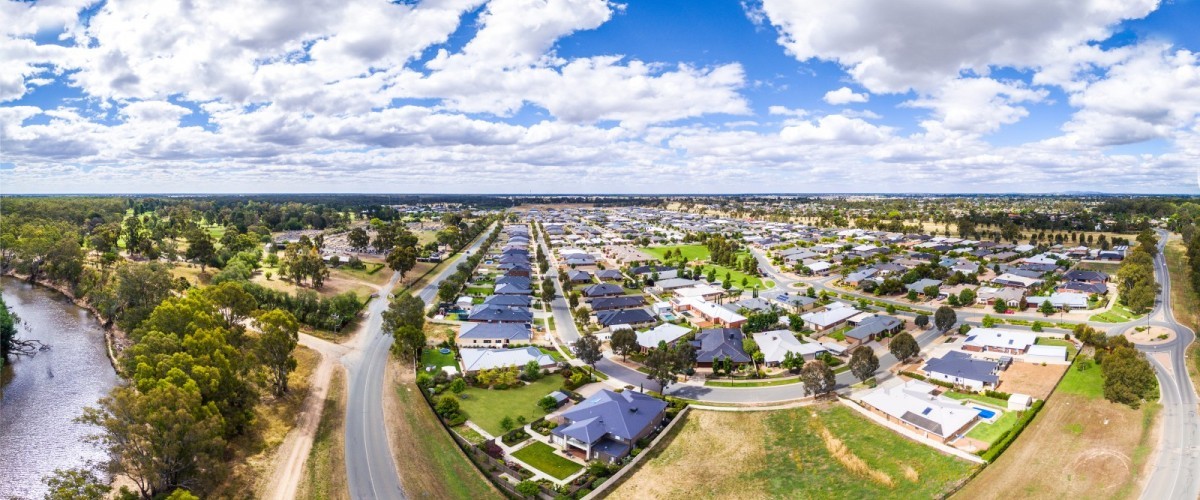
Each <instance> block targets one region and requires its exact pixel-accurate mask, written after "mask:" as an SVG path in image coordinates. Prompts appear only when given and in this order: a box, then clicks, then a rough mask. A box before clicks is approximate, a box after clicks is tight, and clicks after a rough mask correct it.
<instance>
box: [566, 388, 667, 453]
mask: <svg viewBox="0 0 1200 500" xmlns="http://www.w3.org/2000/svg"><path fill="white" fill-rule="evenodd" d="M666 408H667V403H666V401H662V400H660V399H658V398H655V397H652V396H647V395H645V394H642V393H640V392H634V391H623V392H619V393H618V392H613V391H610V390H608V389H602V390H600V392H597V393H596V394H593V395H592V397H590V398H587V399H585V400H583V401H582V402H580V403H579V404H577V405H575V406H574V407H573V408H571V409H569V410H567V411H565V412H563V413H562V417H563V419H565V420H566V421H567V422H570V423H569V424H567V425H564V426H560V427H557V428H555V429H554V433H555V434H556V435H560V436H562V435H566V436H570V437H572V438H575V439H578V440H580V441H583V442H586V443H595V442H596V441H599V440H600V439H601V438H602V437H604V436H605V435H612V436H616V437H618V438H621V439H624V440H627V441H628V440H632V439H633V438H634V437H636V436H637V435H639V434H641V433H642V432H644V431H645V430H646V429H648V428H650V427H653V426H654V425H656V424H657V423H658V422H657V421H656V417H658V416H659V414H660V413H661V412H662V411H663V410H665V409H666ZM601 430H602V431H603V434H600V435H596V433H597V432H598V431H601Z"/></svg>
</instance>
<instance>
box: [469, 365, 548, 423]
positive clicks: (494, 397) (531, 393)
mask: <svg viewBox="0 0 1200 500" xmlns="http://www.w3.org/2000/svg"><path fill="white" fill-rule="evenodd" d="M562 383H563V379H562V377H561V376H559V375H550V376H549V377H544V378H542V379H541V380H539V381H537V382H534V383H532V384H529V385H526V386H524V387H521V388H518V389H505V390H489V389H480V388H478V387H468V388H467V390H466V391H463V393H462V394H461V395H460V399H461V400H462V409H463V410H465V411H466V412H467V418H469V419H470V420H471V421H472V422H475V425H478V426H480V427H482V428H483V430H485V431H488V433H489V434H491V435H493V436H499V435H501V434H503V433H504V428H503V427H501V426H500V421H501V420H503V419H504V417H506V416H507V417H512V419H513V420H514V421H516V419H517V417H519V416H524V417H525V420H526V421H528V422H532V421H534V420H537V419H539V418H541V417H542V416H543V415H545V414H546V412H544V411H542V409H541V408H538V405H537V402H538V400H539V399H542V398H543V397H545V396H546V395H548V394H550V393H551V392H554V391H557V390H559V389H560V388H562Z"/></svg>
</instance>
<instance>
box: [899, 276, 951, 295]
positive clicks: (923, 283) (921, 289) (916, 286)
mask: <svg viewBox="0 0 1200 500" xmlns="http://www.w3.org/2000/svg"><path fill="white" fill-rule="evenodd" d="M931 286H933V287H938V289H939V292H940V290H941V286H942V281H941V280H935V279H929V278H922V279H919V280H917V281H914V282H912V283H909V284H907V285H904V288H905V289H907V290H908V291H910V292H913V291H915V292H917V293H919V294H922V295H924V294H925V289H926V288H928V287H931Z"/></svg>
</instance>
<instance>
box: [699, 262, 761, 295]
mask: <svg viewBox="0 0 1200 500" xmlns="http://www.w3.org/2000/svg"><path fill="white" fill-rule="evenodd" d="M709 269H716V270H717V276H716V278H717V280H716V283H717V284H721V283H723V282H724V281H725V273H729V284H730V285H731V286H733V287H734V288H742V278H746V289H747V290H749V289H753V288H754V286H755V285H758V287H759V289H762V288H764V287H763V280H762V279H761V278H758V277H757V276H750V275H748V274H746V273H743V272H741V271H737V270H734V269H730V268H728V267H724V266H717V265H711V264H709V265H705V266H704V271H703V276H706V277H707V276H708V270H709ZM768 283H770V282H769V281H768ZM773 285H774V284H773V283H772V286H773ZM767 288H769V287H767Z"/></svg>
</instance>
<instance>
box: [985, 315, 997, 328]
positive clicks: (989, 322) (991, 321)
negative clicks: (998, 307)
mask: <svg viewBox="0 0 1200 500" xmlns="http://www.w3.org/2000/svg"><path fill="white" fill-rule="evenodd" d="M981 323H983V327H984V328H991V327H993V326H996V318H993V317H992V316H991V315H990V314H985V315H983V320H982V321H981Z"/></svg>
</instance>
